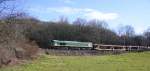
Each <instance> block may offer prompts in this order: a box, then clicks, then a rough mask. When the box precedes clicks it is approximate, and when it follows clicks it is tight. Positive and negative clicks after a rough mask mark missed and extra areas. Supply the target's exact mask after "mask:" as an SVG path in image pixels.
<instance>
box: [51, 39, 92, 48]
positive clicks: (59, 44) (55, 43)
mask: <svg viewBox="0 0 150 71" xmlns="http://www.w3.org/2000/svg"><path fill="white" fill-rule="evenodd" d="M49 43H50V48H51V49H92V48H93V44H92V42H78V41H60V40H51V41H50V42H49Z"/></svg>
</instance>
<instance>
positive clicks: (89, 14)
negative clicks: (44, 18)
mask: <svg viewBox="0 0 150 71" xmlns="http://www.w3.org/2000/svg"><path fill="white" fill-rule="evenodd" d="M48 11H50V12H56V13H61V14H65V15H73V14H78V15H81V16H80V17H85V18H86V19H88V20H91V19H97V20H105V21H107V20H115V19H117V18H118V17H119V15H118V14H117V13H103V12H100V11H98V10H95V9H90V8H71V7H59V8H48Z"/></svg>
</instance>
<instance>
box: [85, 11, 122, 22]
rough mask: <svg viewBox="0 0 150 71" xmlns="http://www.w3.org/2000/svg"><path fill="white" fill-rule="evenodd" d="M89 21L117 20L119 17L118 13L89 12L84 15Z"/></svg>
mask: <svg viewBox="0 0 150 71" xmlns="http://www.w3.org/2000/svg"><path fill="white" fill-rule="evenodd" d="M84 15H85V16H86V17H87V18H88V19H97V20H105V21H107V20H115V19H117V18H118V17H119V15H118V14H117V13H102V12H100V11H95V10H92V11H89V12H87V13H85V14H84Z"/></svg>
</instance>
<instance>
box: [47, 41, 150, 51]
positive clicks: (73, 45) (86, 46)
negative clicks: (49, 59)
mask: <svg viewBox="0 0 150 71" xmlns="http://www.w3.org/2000/svg"><path fill="white" fill-rule="evenodd" d="M49 44H50V45H49V46H50V47H49V48H50V49H60V50H61V49H64V50H106V51H108V50H110V51H112V50H113V51H116V50H117V51H118V50H119V51H133V50H134V51H139V50H150V48H149V47H147V46H124V45H123V46H122V45H102V44H93V43H92V42H79V41H61V40H51V41H49Z"/></svg>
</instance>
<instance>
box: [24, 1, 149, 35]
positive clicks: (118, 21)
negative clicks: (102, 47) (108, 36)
mask: <svg viewBox="0 0 150 71" xmlns="http://www.w3.org/2000/svg"><path fill="white" fill-rule="evenodd" d="M24 7H25V9H26V11H27V12H28V13H29V14H30V15H31V16H34V17H37V18H38V19H41V20H43V21H50V20H53V21H55V20H58V19H59V18H60V16H64V17H67V18H68V19H69V20H70V21H73V20H75V19H76V18H84V19H87V20H91V19H98V20H104V21H106V22H108V25H109V27H110V28H111V29H114V30H116V28H118V27H119V25H131V26H133V27H134V29H135V31H136V33H138V34H139V33H142V32H143V31H144V30H146V29H147V28H148V27H149V26H150V18H149V17H150V0H25V1H24Z"/></svg>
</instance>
